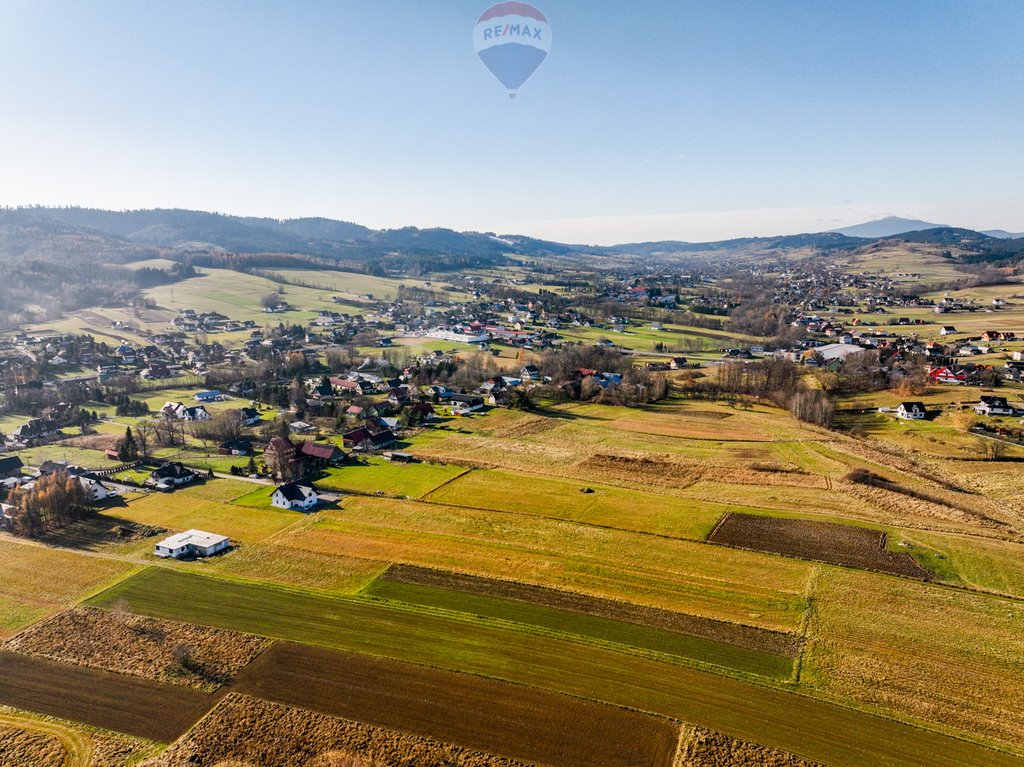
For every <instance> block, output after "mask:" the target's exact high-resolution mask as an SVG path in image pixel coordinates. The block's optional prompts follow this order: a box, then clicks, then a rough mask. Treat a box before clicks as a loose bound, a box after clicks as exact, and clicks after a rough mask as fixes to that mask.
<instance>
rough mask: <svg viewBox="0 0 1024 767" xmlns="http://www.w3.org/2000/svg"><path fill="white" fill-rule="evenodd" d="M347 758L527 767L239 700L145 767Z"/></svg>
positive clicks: (425, 766) (412, 764)
mask: <svg viewBox="0 0 1024 767" xmlns="http://www.w3.org/2000/svg"><path fill="white" fill-rule="evenodd" d="M338 752H341V753H340V754H339V753H338ZM341 756H344V757H346V758H351V757H355V758H358V759H360V760H361V761H360V762H357V764H358V765H359V767H363V765H364V764H365V763H366V762H367V761H368V762H369V764H367V765H366V767H376V765H375V764H374V762H381V763H383V764H386V765H389V767H400V766H401V767H526V765H525V763H523V762H518V761H516V760H513V759H506V758H503V757H498V756H491V755H489V754H484V753H482V752H479V751H472V750H469V749H464V748H460V747H458V746H452V745H448V744H445V743H440V742H438V741H435V740H431V739H430V738H423V737H418V736H415V735H407V734H405V733H403V732H398V731H396V730H389V729H385V728H382V727H373V726H371V725H368V724H362V723H359V722H353V721H349V720H348V719H342V718H340V717H333V716H327V715H325V714H318V713H315V712H313V711H307V710H305V709H301V708H293V707H291V706H284V705H281V704H278V703H270V702H268V701H265V700H259V699H257V698H251V697H248V696H245V695H234V694H233V695H228V696H227V697H226V698H224V700H222V701H221V702H220V703H219V704H218V705H217V707H216V708H215V709H214V710H213V711H211V712H210V714H209V715H208V716H207V717H206V718H204V719H203V720H202V721H201V722H199V724H198V725H196V726H195V727H193V728H192V730H190V731H189V732H188V734H187V735H185V736H184V737H183V738H181V739H180V740H178V741H177V742H176V743H174V744H173V745H172V746H171V747H170V748H169V749H167V751H165V752H164V753H163V754H162V755H161V756H159V757H157V758H156V759H153V760H151V761H149V762H146V765H145V767H207V766H210V767H212V766H214V765H217V766H218V767H223V765H225V764H246V765H248V764H252V765H259V767H301V766H302V765H306V767H310V765H315V767H328V765H329V766H330V767H335V764H338V762H336V761H334V760H335V759H336V758H337V757H341ZM229 760H230V761H229ZM318 760H319V761H318ZM340 764H342V765H344V761H341V762H340Z"/></svg>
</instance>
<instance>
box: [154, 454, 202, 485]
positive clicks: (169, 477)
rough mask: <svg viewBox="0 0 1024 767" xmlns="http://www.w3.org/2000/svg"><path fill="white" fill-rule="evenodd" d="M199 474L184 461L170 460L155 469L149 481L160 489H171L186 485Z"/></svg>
mask: <svg viewBox="0 0 1024 767" xmlns="http://www.w3.org/2000/svg"><path fill="white" fill-rule="evenodd" d="M197 476H198V475H197V474H196V473H195V472H194V471H193V470H192V469H190V468H189V467H188V466H186V465H185V464H183V463H178V462H177V461H168V462H167V463H165V464H164V465H163V466H160V467H159V468H157V469H154V470H153V471H152V472H151V473H150V475H149V479H148V480H147V482H148V483H149V484H153V485H155V486H156V487H157V489H158V490H170V489H171V488H174V487H177V486H178V485H186V484H188V483H189V482H191V481H193V480H194V479H195V478H196V477H197Z"/></svg>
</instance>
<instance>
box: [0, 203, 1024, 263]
mask: <svg viewBox="0 0 1024 767" xmlns="http://www.w3.org/2000/svg"><path fill="white" fill-rule="evenodd" d="M855 232H859V233H860V234H859V235H855V234H853V233H855ZM890 238H899V239H901V240H905V241H907V242H919V243H927V244H932V245H939V246H943V247H944V248H948V249H949V250H950V251H951V252H955V253H956V254H958V257H959V258H961V260H964V261H1003V260H1008V259H1018V258H1021V257H1022V256H1024V238H1021V239H1015V238H1013V237H1012V236H1010V235H1009V233H1004V234H1003V235H1002V236H1000V237H998V238H997V237H992V236H989V235H988V234H985V233H981V232H975V231H972V230H970V229H956V228H952V227H937V226H934V225H932V224H929V223H927V222H925V221H916V220H912V219H905V218H892V217H890V218H886V219H880V220H878V221H872V222H869V223H867V224H861V225H859V226H852V227H847V228H845V229H841V230H838V231H834V232H817V233H806V234H795V235H784V236H778V237H742V238H737V239H731V240H719V241H715V242H680V241H661V242H637V243H626V244H621V245H613V246H608V247H605V246H600V247H599V246H586V245H574V244H566V243H558V242H550V241H547V240H539V239H535V238H532V237H525V236H522V235H515V234H503V235H497V234H495V233H493V232H456V231H454V230H452V229H440V228H438V229H419V228H416V227H404V228H401V229H381V230H376V229H369V228H367V227H365V226H360V225H359V224H354V223H350V222H347V221H335V220H333V219H327V218H296V219H287V220H279V219H273V218H254V217H244V216H228V215H223V214H220V213H206V212H203V211H194V210H177V209H174V210H161V209H157V210H133V211H106V210H93V209H89V208H43V207H39V208H18V209H0V258H2V259H5V260H25V259H31V258H37V259H38V258H41V259H44V260H49V261H52V260H63V261H67V262H75V263H78V262H82V261H89V260H92V261H96V262H104V261H105V262H127V261H132V260H139V259H142V258H152V257H153V256H155V255H158V254H166V255H170V256H172V257H173V256H174V255H175V253H197V252H198V253H202V254H203V255H202V256H201V258H202V259H206V262H207V263H242V262H248V263H251V264H252V263H257V262H275V261H277V262H279V261H280V260H281V258H284V257H287V258H292V259H296V258H298V259H299V260H300V261H301V260H302V259H303V258H305V259H306V260H309V258H310V257H312V258H313V259H314V260H316V261H326V262H329V263H337V264H340V265H343V266H353V265H355V266H357V267H358V268H360V269H362V268H371V269H373V270H384V271H395V272H403V271H408V270H409V269H413V268H416V269H419V270H420V271H421V272H428V271H444V270H452V269H463V268H469V267H475V266H488V265H496V264H502V263H506V262H507V261H508V257H509V256H526V257H529V258H538V259H539V258H548V257H563V258H584V259H585V258H586V257H587V256H588V255H597V256H607V257H609V258H612V259H618V258H621V259H630V258H645V259H655V258H656V259H676V260H681V259H689V260H692V261H695V262H696V261H703V260H707V259H711V260H717V259H720V258H721V257H723V256H727V257H735V258H742V259H756V258H765V257H769V258H773V257H780V256H781V257H792V256H796V257H803V256H811V255H829V254H832V253H842V252H848V251H852V250H855V249H857V248H859V247H861V246H863V245H866V244H869V243H871V242H874V241H878V240H880V239H890ZM235 254H238V256H237V258H236V255H235ZM196 258H200V257H199V256H196ZM232 259H234V261H232ZM239 259H241V261H239Z"/></svg>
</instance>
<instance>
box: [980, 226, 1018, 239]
mask: <svg viewBox="0 0 1024 767" xmlns="http://www.w3.org/2000/svg"><path fill="white" fill-rule="evenodd" d="M982 234H987V235H988V236H989V237H995V238H996V239H997V240H1016V239H1020V238H1021V237H1024V232H1017V233H1013V232H1008V231H1006V230H1005V229H985V230H984V231H982Z"/></svg>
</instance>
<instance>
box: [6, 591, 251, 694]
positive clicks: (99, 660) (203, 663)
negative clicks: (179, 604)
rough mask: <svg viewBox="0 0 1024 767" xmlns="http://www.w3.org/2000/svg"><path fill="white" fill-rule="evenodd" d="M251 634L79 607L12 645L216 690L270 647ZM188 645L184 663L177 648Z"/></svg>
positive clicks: (35, 653) (28, 632)
mask: <svg viewBox="0 0 1024 767" xmlns="http://www.w3.org/2000/svg"><path fill="white" fill-rule="evenodd" d="M269 644H270V641H269V640H267V639H264V638H263V637H257V636H252V635H251V634H239V633H237V632H235V631H228V630H226V629H215V628H209V627H206V626H195V625H192V624H189V623H179V622H177V621H168V620H160V619H157V618H146V617H142V616H138V615H132V614H131V613H128V612H121V611H112V610H99V609H97V608H94V607H76V608H74V609H72V610H68V611H67V612H63V613H60V614H59V615H55V616H54V617H52V618H50V619H48V620H45V621H42V622H41V623H37V624H36V625H34V626H32V627H31V628H29V629H27V630H26V631H23V632H22V633H21V634H19V635H18V636H16V637H14V638H13V639H11V640H9V641H8V642H7V645H6V646H7V649H9V650H14V651H16V652H20V653H23V654H25V655H32V656H35V657H39V658H46V659H47V660H52V661H57V662H59V663H73V664H75V665H79V666H88V667H89V668H96V669H101V670H104V671H114V672H117V673H119V674H131V675H133V676H141V677H145V678H147V679H154V680H157V681H161V682H169V683H171V684H180V685H185V686H187V687H193V688H195V689H198V690H204V691H206V692H212V691H213V690H216V689H217V688H218V687H220V686H221V685H222V684H225V683H226V682H227V681H228V680H230V679H231V678H232V677H234V676H235V674H236V673H238V671H239V670H240V669H242V668H244V667H245V666H246V665H247V664H248V663H250V662H251V661H252V660H253V659H254V658H255V657H256V656H257V655H259V654H260V653H261V652H263V650H265V649H266V648H267V646H268V645H269ZM180 645H184V646H187V647H188V648H189V655H190V658H189V659H188V661H187V662H186V663H184V664H183V663H181V662H179V661H178V660H176V659H175V657H174V651H175V648H176V647H178V646H180Z"/></svg>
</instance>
